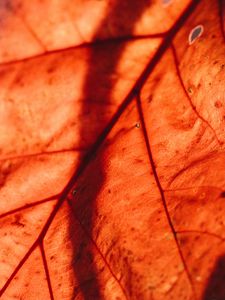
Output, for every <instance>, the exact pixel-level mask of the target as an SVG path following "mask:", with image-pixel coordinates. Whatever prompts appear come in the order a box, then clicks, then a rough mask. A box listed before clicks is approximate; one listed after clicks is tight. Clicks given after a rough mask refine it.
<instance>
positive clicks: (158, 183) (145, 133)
mask: <svg viewBox="0 0 225 300" xmlns="http://www.w3.org/2000/svg"><path fill="white" fill-rule="evenodd" d="M136 103H137V109H138V113H139V117H140V121H141V127H142V131H143V136H144V140H145V145H146V149H147V152H148V157H149V162H150V165H151V167H152V172H153V176H154V178H155V182H156V184H157V186H158V190H159V193H160V196H161V199H162V203H163V207H164V210H165V214H166V217H167V221H168V224H169V226H170V228H171V231H172V233H173V236H174V240H175V243H176V246H177V249H178V253H179V255H180V258H181V261H182V263H183V266H184V269H185V271H186V274H187V277H188V280H189V282H190V284H191V286H192V290H193V294H194V296H195V298H196V293H195V289H194V284H193V281H192V279H191V276H190V273H189V271H188V268H187V264H186V262H185V259H184V256H183V253H182V251H181V249H180V246H179V242H178V239H177V235H176V231H175V228H174V226H173V223H172V220H171V217H170V214H169V211H168V207H167V203H166V198H165V194H164V191H163V188H162V186H161V183H160V180H159V177H158V173H157V171H156V167H155V163H154V159H153V155H152V150H151V146H150V142H149V138H148V133H147V129H146V126H145V120H144V115H143V110H142V105H141V99H140V95H137V97H136Z"/></svg>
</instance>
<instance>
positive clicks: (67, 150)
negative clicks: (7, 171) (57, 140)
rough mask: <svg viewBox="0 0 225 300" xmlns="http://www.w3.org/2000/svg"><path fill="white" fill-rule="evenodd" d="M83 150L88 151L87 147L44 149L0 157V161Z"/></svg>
mask: <svg viewBox="0 0 225 300" xmlns="http://www.w3.org/2000/svg"><path fill="white" fill-rule="evenodd" d="M83 151H86V149H85V148H71V149H61V150H52V151H43V152H37V153H30V154H23V155H17V156H8V157H3V158H0V161H5V160H17V159H26V158H30V157H36V156H42V155H51V154H61V153H67V152H83Z"/></svg>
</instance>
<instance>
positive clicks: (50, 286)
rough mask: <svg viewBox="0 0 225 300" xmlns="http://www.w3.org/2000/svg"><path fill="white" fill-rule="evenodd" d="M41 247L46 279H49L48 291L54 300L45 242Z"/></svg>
mask: <svg viewBox="0 0 225 300" xmlns="http://www.w3.org/2000/svg"><path fill="white" fill-rule="evenodd" d="M39 247H40V250H41V256H42V260H43V265H44V270H45V274H46V279H47V283H48V290H49V294H50V298H51V300H54V295H53V289H52V285H51V280H50V275H49V269H48V263H47V259H46V256H45V249H44V245H43V241H42V242H41V243H40V246H39Z"/></svg>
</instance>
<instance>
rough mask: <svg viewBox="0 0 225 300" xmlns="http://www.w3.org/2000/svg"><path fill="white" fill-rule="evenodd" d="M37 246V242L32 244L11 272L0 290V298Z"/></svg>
mask: <svg viewBox="0 0 225 300" xmlns="http://www.w3.org/2000/svg"><path fill="white" fill-rule="evenodd" d="M37 245H38V243H37V241H35V242H34V243H33V245H32V246H31V247H30V249H29V250H28V251H27V253H26V254H25V255H24V257H23V258H22V259H21V261H20V262H19V264H18V265H17V266H16V268H15V270H14V271H13V272H12V274H11V275H10V276H9V278H8V279H7V281H6V283H5V284H4V286H3V287H2V289H1V290H0V297H1V296H2V295H3V293H4V292H5V290H6V289H7V287H8V286H9V284H10V283H11V281H12V280H13V278H14V276H16V274H17V272H18V271H19V270H20V269H21V268H22V266H23V265H24V263H25V262H26V260H27V259H28V258H29V256H30V255H31V253H32V252H33V251H34V249H35V248H36V247H37Z"/></svg>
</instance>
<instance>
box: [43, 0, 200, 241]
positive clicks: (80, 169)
mask: <svg viewBox="0 0 225 300" xmlns="http://www.w3.org/2000/svg"><path fill="white" fill-rule="evenodd" d="M199 2H200V0H193V1H192V2H191V3H190V4H189V5H188V7H187V8H186V10H185V11H184V13H183V14H182V15H181V16H180V17H179V19H178V20H177V22H176V23H175V24H174V25H173V27H172V28H171V30H170V31H169V32H168V35H167V36H166V37H165V39H164V40H163V41H162V43H161V45H160V46H159V48H158V50H157V51H156V53H155V55H154V56H153V58H152V59H151V61H150V62H149V63H148V65H147V66H146V68H145V69H144V71H143V72H142V74H141V75H140V77H139V78H138V79H137V81H136V83H135V84H134V86H133V88H132V89H131V91H130V92H129V93H128V95H127V96H126V97H125V99H124V100H123V102H122V104H121V105H120V106H119V108H118V110H117V111H116V113H115V114H114V116H113V117H112V119H111V120H110V122H109V123H108V125H107V126H106V127H105V129H104V130H103V132H102V133H101V134H100V136H99V137H98V138H97V140H96V142H95V143H94V145H93V147H91V149H90V151H88V152H87V154H86V155H85V156H84V159H83V161H82V162H81V164H80V166H79V167H78V169H77V170H76V171H75V172H74V174H73V176H72V177H71V179H70V181H69V182H68V184H67V185H66V187H65V188H64V190H63V192H62V195H61V197H60V199H59V201H58V203H57V204H56V207H55V209H54V211H53V212H52V213H51V215H50V216H49V219H48V220H47V222H46V225H45V227H44V228H43V232H42V235H43V236H44V235H45V234H46V232H47V230H48V227H49V226H50V224H51V222H52V220H53V219H54V217H55V215H56V213H57V211H58V209H59V208H60V207H61V205H62V203H63V202H64V200H65V199H66V197H67V195H68V194H69V192H70V191H71V189H72V188H73V186H74V184H75V182H76V180H77V179H78V177H79V176H80V175H81V174H82V173H83V172H84V170H85V168H86V167H87V165H88V164H89V162H90V161H91V159H92V158H93V157H94V156H95V154H96V152H97V150H98V149H99V147H100V146H101V145H102V143H103V142H104V140H105V138H106V137H107V135H108V134H109V132H110V131H111V129H112V128H113V126H114V125H115V124H116V122H117V120H118V119H119V117H120V116H121V114H122V113H123V112H124V111H125V109H126V108H127V106H128V105H129V104H130V103H131V101H132V100H133V99H134V97H135V96H136V95H137V94H138V93H139V91H140V89H141V88H142V86H143V85H144V83H145V81H146V80H147V78H148V77H149V75H150V74H151V72H152V70H153V69H154V67H155V66H156V64H157V63H158V62H159V60H160V59H161V57H162V56H163V54H164V53H165V51H166V50H167V49H168V48H169V46H170V44H171V42H172V39H173V38H174V36H175V35H176V33H177V32H178V31H179V29H180V27H181V26H182V25H183V23H184V22H185V21H186V19H187V18H188V17H189V15H190V14H191V13H192V11H193V10H194V9H195V8H196V6H197V5H198V4H199Z"/></svg>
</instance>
